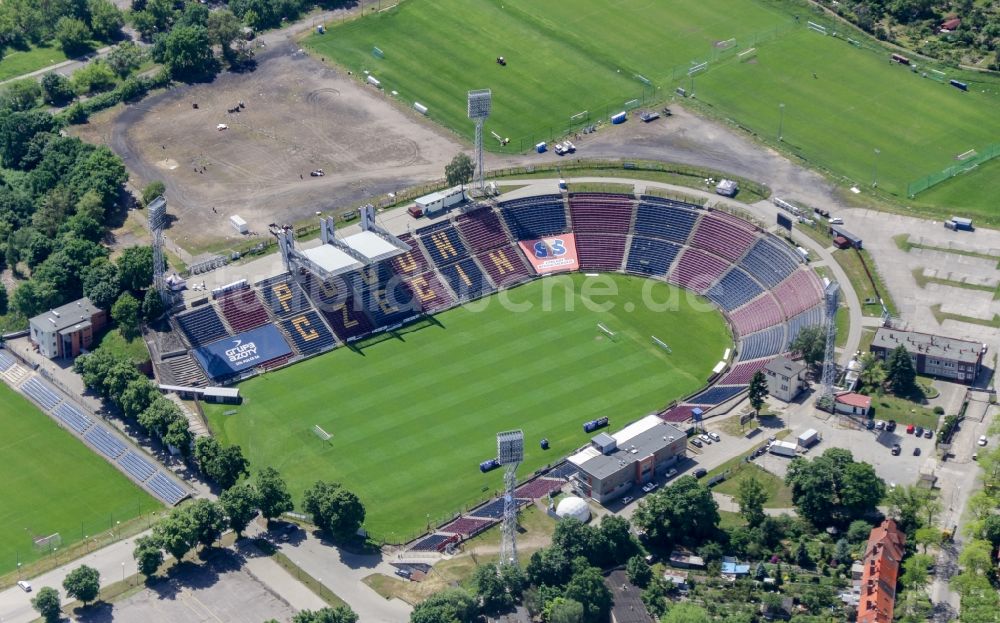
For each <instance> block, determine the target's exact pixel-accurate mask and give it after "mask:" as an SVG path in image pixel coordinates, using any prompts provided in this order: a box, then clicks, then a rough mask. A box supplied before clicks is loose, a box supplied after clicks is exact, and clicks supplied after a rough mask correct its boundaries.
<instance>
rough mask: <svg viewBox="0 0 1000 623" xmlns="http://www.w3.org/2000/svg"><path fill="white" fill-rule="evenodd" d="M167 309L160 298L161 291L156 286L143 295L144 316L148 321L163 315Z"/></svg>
mask: <svg viewBox="0 0 1000 623" xmlns="http://www.w3.org/2000/svg"><path fill="white" fill-rule="evenodd" d="M166 311H167V309H166V307H165V306H164V304H163V299H162V298H160V293H159V292H157V291H156V290H155V289H154V288H149V289H148V290H146V293H145V294H144V295H143V296H142V317H143V318H144V319H145V320H146V322H152V321H154V320H156V319H157V318H159V317H160V316H162V315H163V314H164V313H165V312H166Z"/></svg>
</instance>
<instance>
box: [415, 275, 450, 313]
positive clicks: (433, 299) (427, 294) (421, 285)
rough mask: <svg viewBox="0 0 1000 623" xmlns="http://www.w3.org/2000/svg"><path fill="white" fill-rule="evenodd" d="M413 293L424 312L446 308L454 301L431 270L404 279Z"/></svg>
mask: <svg viewBox="0 0 1000 623" xmlns="http://www.w3.org/2000/svg"><path fill="white" fill-rule="evenodd" d="M406 283H407V284H408V285H409V286H410V290H411V291H412V292H413V295H414V296H416V297H417V299H419V300H420V306H421V307H422V308H423V310H424V311H425V312H435V311H439V310H442V309H447V308H449V307H451V306H452V304H453V303H454V302H455V299H454V297H453V296H452V295H451V293H450V292H448V288H446V287H445V286H444V284H443V283H441V280H440V279H439V278H438V276H437V275H436V274H435V273H434V272H433V271H427V272H425V273H422V274H420V275H415V276H413V277H410V278H408V279H406Z"/></svg>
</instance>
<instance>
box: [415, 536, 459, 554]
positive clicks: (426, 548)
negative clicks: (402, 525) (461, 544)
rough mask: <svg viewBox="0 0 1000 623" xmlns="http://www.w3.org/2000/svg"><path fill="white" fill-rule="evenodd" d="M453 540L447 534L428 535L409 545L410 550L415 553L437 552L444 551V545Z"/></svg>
mask: <svg viewBox="0 0 1000 623" xmlns="http://www.w3.org/2000/svg"><path fill="white" fill-rule="evenodd" d="M453 538H454V537H453V536H451V535H448V534H430V535H428V536H426V537H424V538H422V539H420V540H419V541H417V542H416V543H414V544H413V545H411V546H410V549H411V550H412V551H415V552H437V551H440V550H442V549H444V547H445V544H446V543H448V542H450V541H451V540H452V539H453Z"/></svg>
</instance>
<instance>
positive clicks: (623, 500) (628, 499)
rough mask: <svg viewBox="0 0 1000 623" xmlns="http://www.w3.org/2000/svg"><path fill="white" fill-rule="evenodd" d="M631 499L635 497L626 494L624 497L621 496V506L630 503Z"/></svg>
mask: <svg viewBox="0 0 1000 623" xmlns="http://www.w3.org/2000/svg"><path fill="white" fill-rule="evenodd" d="M633 499H635V498H632V497H630V496H627V495H626V496H625V497H623V498H622V506H625V505H628V504H630V503H631V502H632V500H633Z"/></svg>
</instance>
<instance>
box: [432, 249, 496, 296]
mask: <svg viewBox="0 0 1000 623" xmlns="http://www.w3.org/2000/svg"><path fill="white" fill-rule="evenodd" d="M440 271H441V275H442V276H443V277H444V278H445V281H447V282H448V286H449V287H451V290H452V292H454V293H455V294H456V295H457V296H458V300H460V301H464V300H469V299H474V298H478V297H480V296H482V295H484V294H488V293H490V292H492V291H493V286H491V285H490V284H489V282H488V281H487V280H486V276H485V275H484V274H483V271H481V270H479V266H477V265H476V263H475V262H474V261H472V258H466V259H464V260H462V261H461V262H456V263H454V264H449V265H448V266H444V267H442V268H440Z"/></svg>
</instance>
